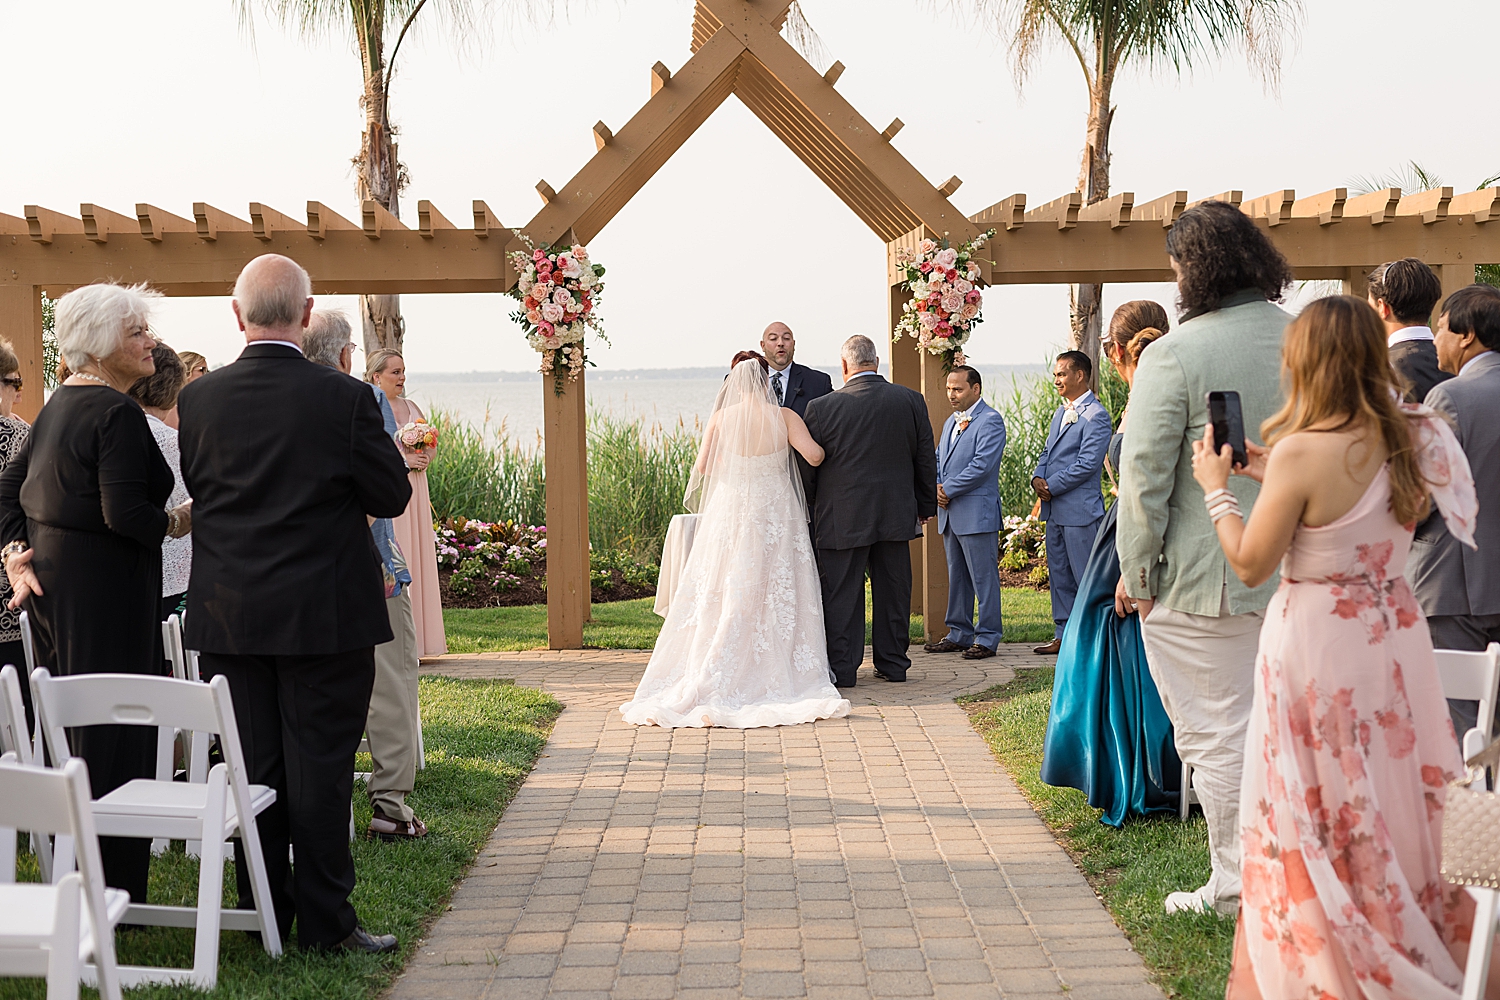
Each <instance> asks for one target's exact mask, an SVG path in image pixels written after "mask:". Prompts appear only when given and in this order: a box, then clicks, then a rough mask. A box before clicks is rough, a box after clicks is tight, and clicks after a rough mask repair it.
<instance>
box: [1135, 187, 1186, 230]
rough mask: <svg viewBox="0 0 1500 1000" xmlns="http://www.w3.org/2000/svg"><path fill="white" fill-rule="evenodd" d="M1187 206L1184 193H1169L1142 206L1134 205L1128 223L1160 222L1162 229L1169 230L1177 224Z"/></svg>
mask: <svg viewBox="0 0 1500 1000" xmlns="http://www.w3.org/2000/svg"><path fill="white" fill-rule="evenodd" d="M1187 204H1188V200H1187V192H1186V191H1171V192H1168V193H1167V194H1164V195H1162V196H1161V197H1160V198H1153V199H1152V200H1151V201H1148V202H1146V203H1145V204H1144V205H1136V206H1135V207H1134V208H1132V209H1131V213H1130V221H1132V222H1156V221H1157V220H1160V221H1161V227H1162V228H1163V229H1171V228H1172V227H1173V226H1175V225H1176V224H1177V220H1178V219H1179V218H1180V217H1181V216H1182V213H1183V212H1185V211H1187Z"/></svg>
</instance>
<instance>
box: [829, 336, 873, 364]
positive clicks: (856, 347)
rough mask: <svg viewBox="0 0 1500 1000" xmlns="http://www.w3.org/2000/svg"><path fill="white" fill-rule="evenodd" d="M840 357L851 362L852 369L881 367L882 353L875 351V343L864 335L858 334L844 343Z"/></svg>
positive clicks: (840, 350)
mask: <svg viewBox="0 0 1500 1000" xmlns="http://www.w3.org/2000/svg"><path fill="white" fill-rule="evenodd" d="M839 355H840V356H841V357H842V358H843V359H844V360H845V361H847V362H849V367H850V368H879V367H880V352H879V351H877V350H876V349H875V341H873V340H871V339H870V338H869V337H866V336H865V335H864V334H862V333H856V334H855V335H854V336H852V337H850V338H849V339H848V340H846V341H844V346H843V347H842V348H840V349H839Z"/></svg>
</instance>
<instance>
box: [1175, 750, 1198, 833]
mask: <svg viewBox="0 0 1500 1000" xmlns="http://www.w3.org/2000/svg"><path fill="white" fill-rule="evenodd" d="M1181 787H1182V791H1180V792H1178V793H1177V818H1178V819H1180V820H1182V821H1183V822H1184V823H1186V822H1187V818H1188V813H1189V812H1190V811H1191V810H1192V808H1193V803H1195V802H1197V801H1198V793H1197V792H1195V791H1193V767H1192V765H1191V764H1189V763H1188V762H1187V761H1183V762H1182V786H1181Z"/></svg>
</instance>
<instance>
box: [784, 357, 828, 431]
mask: <svg viewBox="0 0 1500 1000" xmlns="http://www.w3.org/2000/svg"><path fill="white" fill-rule="evenodd" d="M832 391H833V379H831V378H829V377H828V373H827V372H820V371H818V370H817V369H816V368H809V367H807V366H806V365H799V364H797V362H795V361H793V362H792V363H791V364H790V365H788V366H787V369H786V393H785V395H784V396H782V400H781V405H782V406H786V407H790V408H791V409H792V410H793V411H795V412H796V414H797V416H799V417H801V418H803V419H804V420H806V419H807V404H808V403H811V402H812V401H813V400H815V399H817V398H819V397H820V396H826V395H828V394H829V393H830V392H832Z"/></svg>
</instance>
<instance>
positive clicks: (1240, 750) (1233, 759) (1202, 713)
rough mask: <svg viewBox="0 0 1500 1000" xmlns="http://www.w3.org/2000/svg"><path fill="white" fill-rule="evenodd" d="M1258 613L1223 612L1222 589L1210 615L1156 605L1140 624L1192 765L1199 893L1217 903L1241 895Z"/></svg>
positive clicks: (1181, 748) (1181, 752)
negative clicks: (1201, 846)
mask: <svg viewBox="0 0 1500 1000" xmlns="http://www.w3.org/2000/svg"><path fill="white" fill-rule="evenodd" d="M1264 617H1265V616H1264V615H1263V614H1262V613H1261V612H1259V611H1255V612H1251V613H1249V614H1243V615H1232V614H1230V613H1229V596H1228V592H1227V589H1226V592H1225V594H1224V595H1223V596H1222V597H1221V598H1220V604H1219V614H1218V616H1217V617H1212V618H1211V617H1209V616H1207V615H1192V614H1188V613H1187V612H1185V611H1173V610H1172V609H1171V608H1168V607H1166V606H1164V605H1162V604H1157V605H1155V606H1154V607H1153V608H1152V609H1151V614H1150V615H1149V616H1148V617H1147V618H1146V620H1145V621H1144V622H1142V623H1141V639H1142V641H1143V642H1144V643H1145V646H1146V662H1147V665H1148V666H1149V667H1150V669H1151V679H1152V680H1154V681H1155V682H1156V690H1157V691H1158V692H1159V693H1160V694H1161V701H1162V706H1163V707H1164V708H1165V709H1166V710H1167V718H1169V719H1171V720H1172V729H1173V738H1174V740H1175V741H1176V744H1177V756H1179V757H1181V758H1182V761H1183V763H1185V764H1188V765H1190V766H1191V767H1192V768H1193V787H1194V788H1195V789H1196V790H1197V792H1198V803H1199V805H1201V806H1202V807H1203V818H1204V820H1205V821H1206V822H1207V824H1208V850H1209V856H1210V858H1211V860H1212V862H1213V874H1212V875H1210V876H1209V879H1208V884H1207V885H1206V886H1204V889H1205V890H1207V891H1206V892H1205V893H1204V895H1205V897H1206V898H1207V899H1208V900H1209V901H1210V902H1213V903H1214V904H1216V905H1217V904H1224V905H1225V906H1228V905H1229V904H1233V903H1237V902H1238V901H1239V897H1240V776H1241V773H1242V772H1243V771H1244V769H1245V727H1246V726H1247V725H1248V724H1249V722H1250V708H1251V706H1252V705H1253V704H1254V702H1255V659H1256V654H1257V652H1258V651H1259V647H1260V625H1261V621H1262V619H1263V618H1264ZM1187 791H1188V790H1187V789H1186V788H1184V789H1183V790H1182V794H1184V795H1186V794H1187Z"/></svg>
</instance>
